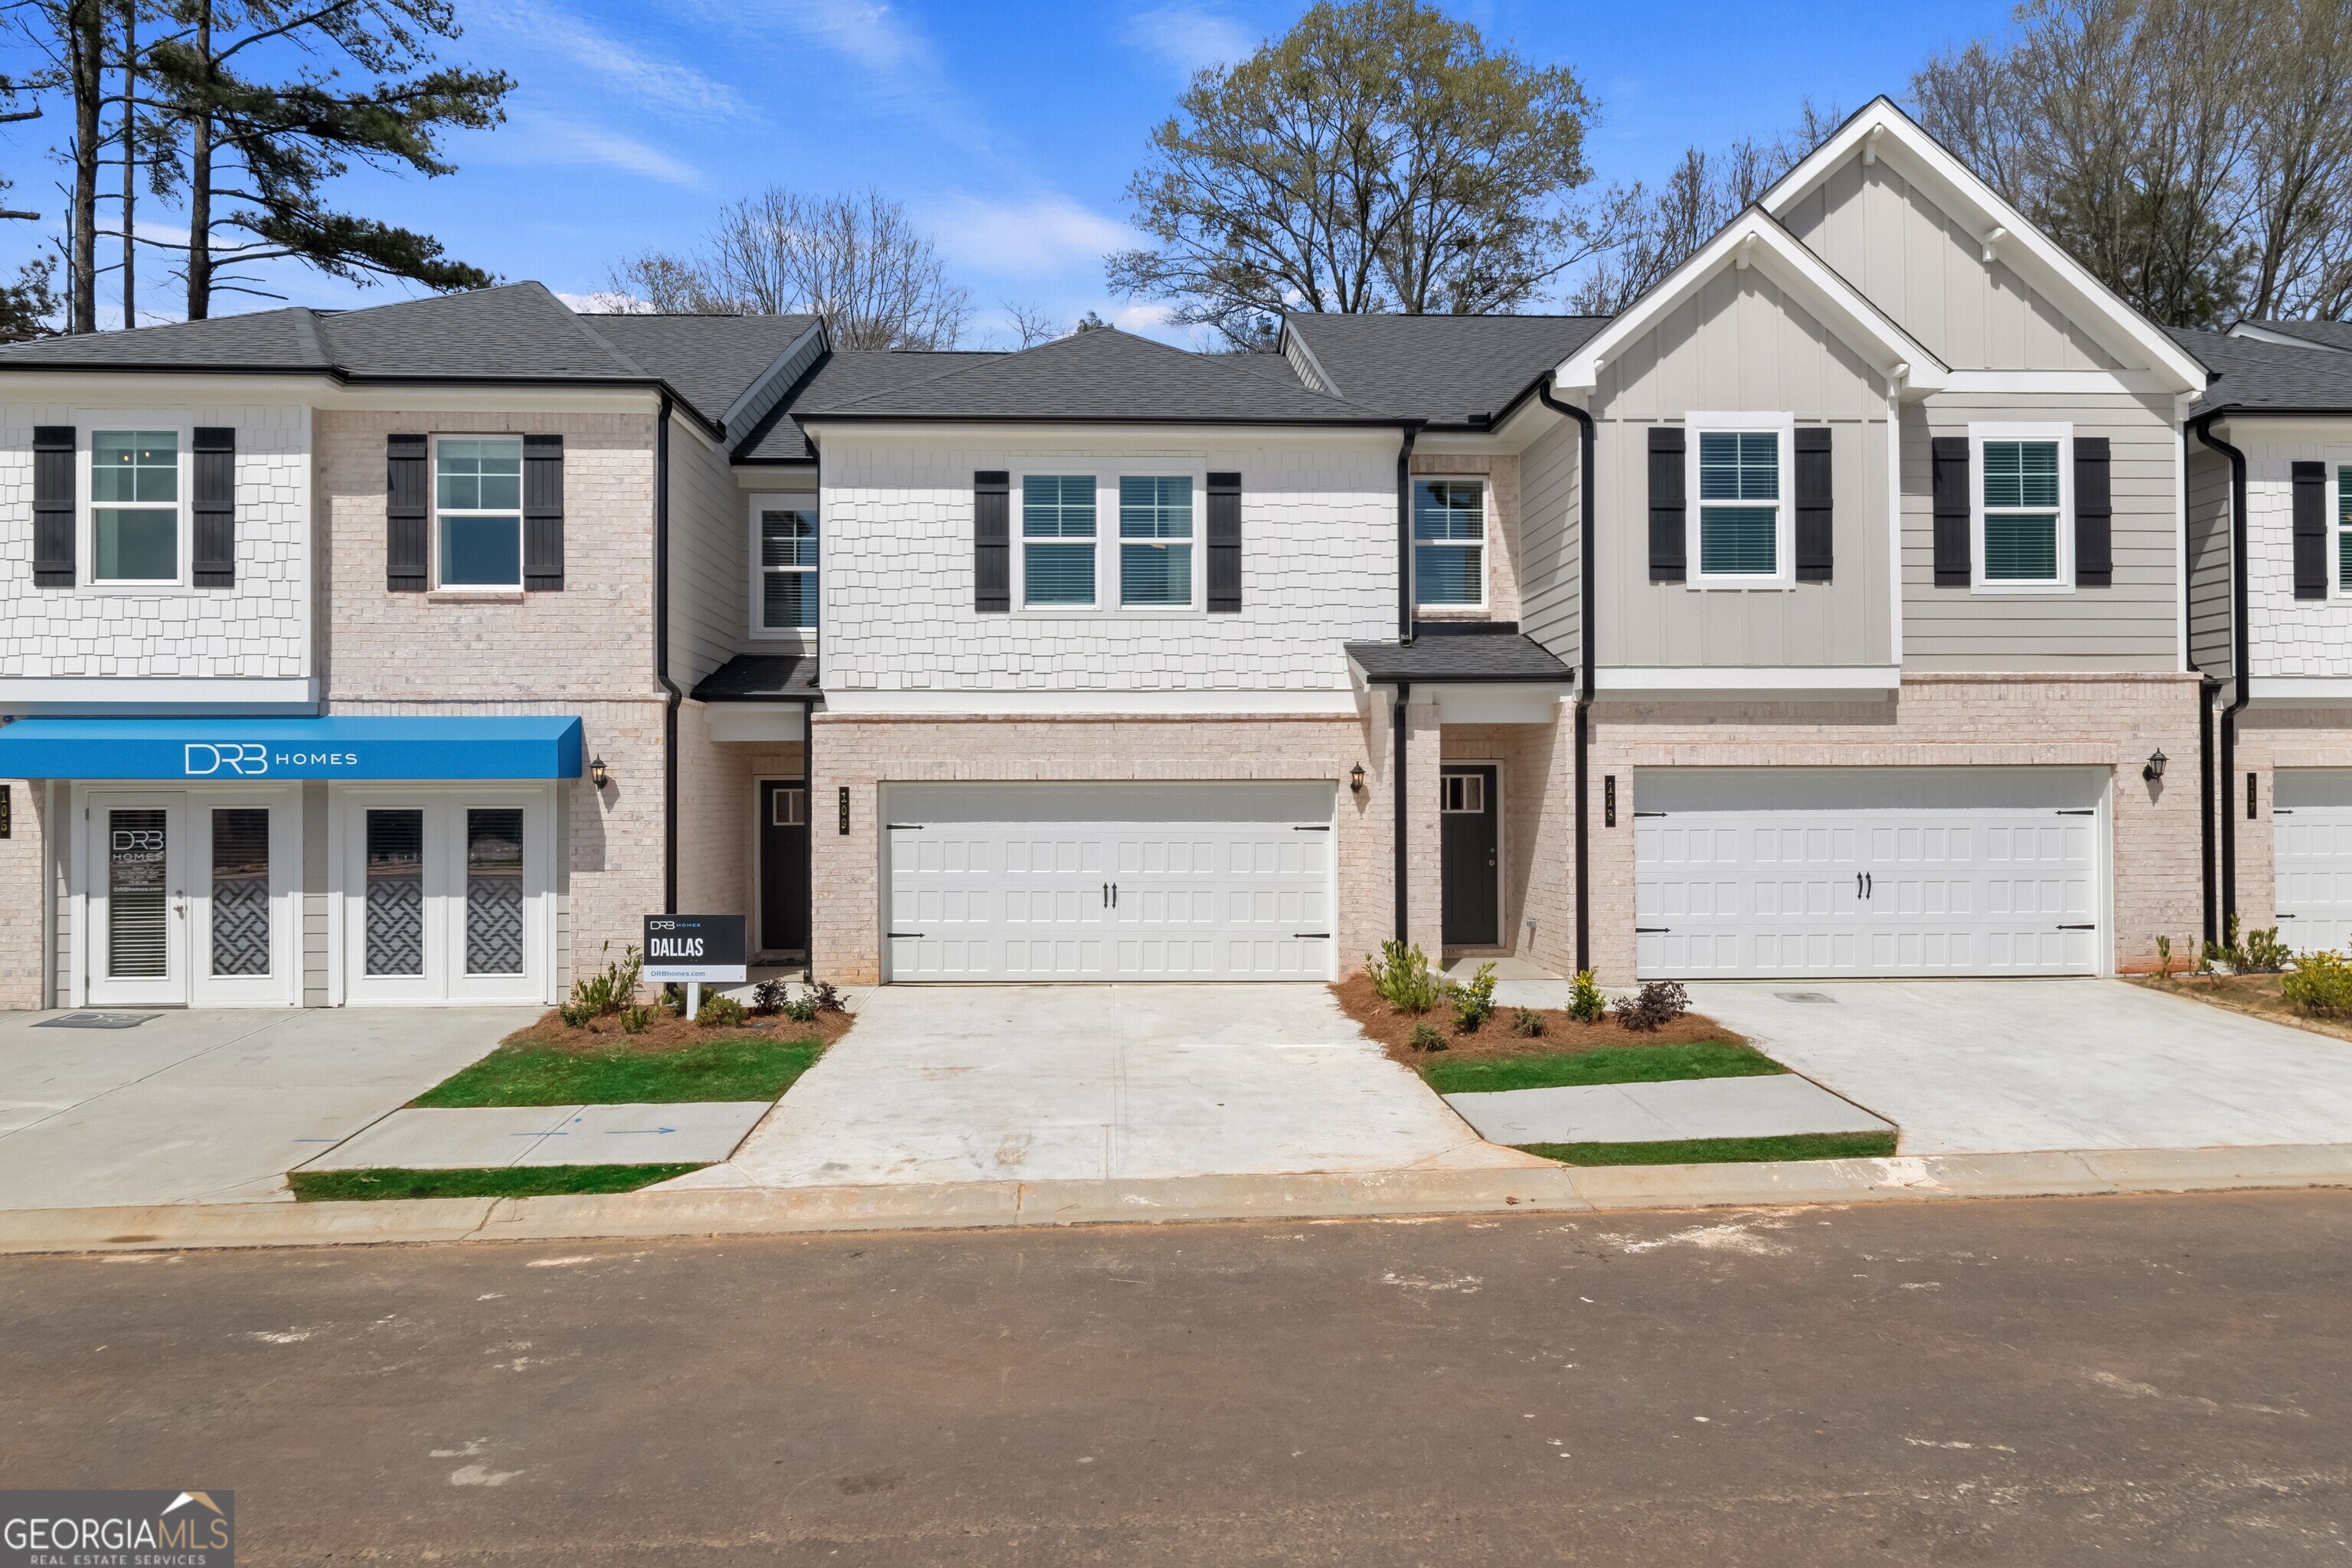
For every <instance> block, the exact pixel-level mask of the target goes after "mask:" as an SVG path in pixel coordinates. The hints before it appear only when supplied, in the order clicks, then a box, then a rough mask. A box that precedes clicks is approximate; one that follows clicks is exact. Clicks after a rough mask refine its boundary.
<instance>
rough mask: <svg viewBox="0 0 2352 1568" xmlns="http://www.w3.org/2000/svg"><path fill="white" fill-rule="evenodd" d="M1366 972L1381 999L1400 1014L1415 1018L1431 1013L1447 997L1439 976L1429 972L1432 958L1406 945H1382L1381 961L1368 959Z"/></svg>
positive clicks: (1401, 943) (1385, 943) (1365, 961)
mask: <svg viewBox="0 0 2352 1568" xmlns="http://www.w3.org/2000/svg"><path fill="white" fill-rule="evenodd" d="M1364 972H1365V973H1368V974H1370V976H1371V977H1372V989H1373V990H1374V991H1376V992H1378V993H1380V997H1381V1001H1383V1002H1385V1003H1387V1004H1388V1005H1390V1006H1391V1007H1393V1008H1395V1009H1396V1010H1397V1011H1398V1012H1400V1013H1411V1014H1412V1015H1414V1016H1420V1015H1421V1014H1423V1013H1426V1012H1428V1011H1429V1010H1430V1009H1431V1008H1432V1007H1434V1006H1436V1005H1437V1004H1438V1000H1439V998H1440V996H1441V995H1442V994H1443V992H1442V990H1441V986H1440V983H1439V981H1438V979H1437V977H1436V976H1435V975H1433V974H1432V973H1430V972H1429V955H1428V954H1426V953H1424V952H1422V951H1421V949H1420V948H1418V947H1415V946H1412V945H1410V944H1408V943H1405V942H1394V941H1391V942H1382V943H1381V955H1380V957H1378V958H1372V957H1370V956H1369V955H1368V956H1367V957H1366V958H1365V959H1364Z"/></svg>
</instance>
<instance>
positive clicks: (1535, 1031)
mask: <svg viewBox="0 0 2352 1568" xmlns="http://www.w3.org/2000/svg"><path fill="white" fill-rule="evenodd" d="M1543 1031H1544V1022H1543V1015H1542V1014H1541V1013H1538V1012H1537V1011H1536V1010H1535V1009H1534V1008H1533V1007H1514V1008H1513V1009H1511V1033H1513V1034H1515V1035H1517V1036H1519V1037H1521V1038H1523V1039H1530V1040H1531V1039H1534V1038H1535V1037H1537V1036H1538V1035H1540V1034H1542V1033H1543Z"/></svg>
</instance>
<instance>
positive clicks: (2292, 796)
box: [2271, 768, 2352, 952]
mask: <svg viewBox="0 0 2352 1568" xmlns="http://www.w3.org/2000/svg"><path fill="white" fill-rule="evenodd" d="M2271 817H2272V824H2271V835H2272V844H2273V856H2274V858H2275V860H2276V863H2277V864H2276V870H2275V873H2274V875H2275V876H2276V879H2277V883H2278V888H2277V894H2276V903H2275V912H2276V915H2277V918H2278V930H2279V940H2280V941H2281V942H2285V943H2286V944H2287V945H2288V946H2289V947H2292V948H2294V950H2295V951H2296V952H2321V951H2323V950H2333V951H2335V952H2344V951H2345V950H2346V947H2347V944H2352V768H2281V769H2279V770H2278V772H2277V773H2276V774H2274V775H2273V779H2272V786H2271Z"/></svg>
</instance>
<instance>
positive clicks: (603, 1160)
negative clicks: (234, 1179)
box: [301, 1100, 774, 1171]
mask: <svg viewBox="0 0 2352 1568" xmlns="http://www.w3.org/2000/svg"><path fill="white" fill-rule="evenodd" d="M773 1103H774V1101H772V1100H691V1101H687V1102H683V1103H678V1104H669V1105H528V1106H468V1107H464V1108H457V1109H450V1110H440V1109H415V1108H411V1109H408V1110H395V1111H394V1112H393V1113H392V1114H391V1115H389V1116H387V1117H385V1118H384V1119H383V1121H378V1122H376V1123H375V1124H373V1126H371V1127H369V1128H367V1129H366V1130H365V1131H362V1132H361V1133H360V1134H359V1135H358V1136H356V1137H353V1138H350V1139H347V1140H345V1141H344V1142H341V1143H338V1144H336V1145H335V1146H334V1147H333V1148H332V1149H330V1150H328V1151H327V1152H325V1153H323V1154H321V1155H320V1156H319V1157H318V1158H317V1159H315V1160H312V1161H310V1163H308V1164H306V1165H304V1166H302V1167H301V1168H302V1169H303V1170H306V1171H362V1170H371V1169H381V1168H386V1167H392V1168H398V1169H404V1170H413V1171H450V1170H502V1169H506V1168H508V1167H510V1166H516V1165H656V1164H661V1165H669V1164H692V1163H709V1162H712V1161H717V1160H724V1159H725V1158H727V1156H728V1155H730V1154H731V1153H733V1152H735V1146H736V1145H737V1144H738V1143H740V1142H742V1141H743V1134H744V1133H746V1132H749V1131H751V1127H752V1125H753V1123H755V1122H757V1121H759V1120H760V1118H761V1117H762V1116H765V1115H766V1114H767V1113H768V1109H769V1107H770V1106H771V1105H772V1104H773Z"/></svg>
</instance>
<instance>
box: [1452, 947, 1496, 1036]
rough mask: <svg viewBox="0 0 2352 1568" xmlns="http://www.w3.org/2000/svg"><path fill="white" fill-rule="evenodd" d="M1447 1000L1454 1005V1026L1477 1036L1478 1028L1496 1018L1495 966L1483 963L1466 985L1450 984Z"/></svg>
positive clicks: (1467, 1033) (1465, 1032)
mask: <svg viewBox="0 0 2352 1568" xmlns="http://www.w3.org/2000/svg"><path fill="white" fill-rule="evenodd" d="M1445 999H1446V1000H1447V1001H1448V1002H1451V1003H1452V1004H1454V1028H1455V1029H1457V1030H1458V1031H1460V1032H1461V1033H1463V1034H1465V1035H1475V1034H1476V1033H1477V1032H1478V1026H1480V1025H1482V1024H1484V1023H1485V1022H1486V1020H1487V1019H1489V1018H1491V1017H1493V1016H1495V966H1494V965H1493V964H1491V963H1482V964H1480V965H1479V966H1478V972H1477V973H1475V974H1473V975H1472V976H1471V977H1470V979H1469V982H1468V983H1467V984H1448V985H1447V986H1446V987H1445Z"/></svg>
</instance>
